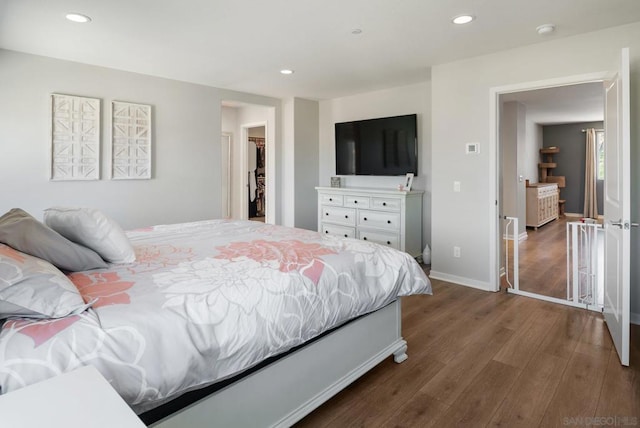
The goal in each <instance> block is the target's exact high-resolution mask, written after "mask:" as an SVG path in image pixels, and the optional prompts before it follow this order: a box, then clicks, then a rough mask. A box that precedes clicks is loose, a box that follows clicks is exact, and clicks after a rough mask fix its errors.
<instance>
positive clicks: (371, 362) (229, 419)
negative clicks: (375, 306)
mask: <svg viewBox="0 0 640 428" xmlns="http://www.w3.org/2000/svg"><path fill="white" fill-rule="evenodd" d="M400 327H401V305H400V299H397V300H396V301H395V302H393V303H391V304H389V305H387V306H385V307H384V308H382V309H380V310H378V311H376V312H373V313H371V314H368V315H366V316H363V317H361V318H359V319H357V320H355V321H352V322H350V323H348V324H345V325H344V326H342V327H340V328H339V329H336V330H335V331H333V332H331V333H330V334H327V335H326V336H324V337H322V338H321V339H319V340H317V341H315V342H312V343H311V344H309V345H307V346H304V347H302V348H300V349H298V350H297V351H295V352H292V353H290V354H289V355H287V356H286V357H283V358H280V359H278V360H276V361H274V362H273V363H272V364H269V365H268V366H266V367H264V368H262V369H260V370H258V371H256V372H254V373H252V374H250V375H248V376H246V377H244V378H242V379H241V380H239V381H238V382H236V383H233V384H231V385H229V386H227V387H226V388H223V389H221V390H219V391H217V392H215V393H213V394H212V395H209V396H207V397H205V398H203V399H201V400H199V401H197V402H195V403H193V404H191V405H190V406H187V407H185V408H184V409H181V410H180V411H178V412H176V413H174V414H172V415H170V416H168V417H167V418H164V419H162V420H160V421H158V422H156V423H155V424H152V425H151V426H153V427H161V428H171V427H176V428H178V427H180V428H183V427H210V426H220V427H230V426H233V427H289V426H291V425H293V424H294V423H295V422H297V421H299V420H300V419H302V418H303V417H304V416H306V415H307V414H309V413H310V412H311V411H313V410H314V409H316V408H318V407H319V406H320V405H321V404H322V403H324V402H325V401H327V400H328V399H329V398H331V397H332V396H333V395H335V394H336V393H338V392H340V391H341V390H342V389H344V388H345V387H347V386H348V385H349V384H350V383H352V382H353V381H354V380H356V379H357V378H359V377H360V376H362V375H363V374H364V373H366V372H367V371H369V370H370V369H372V368H373V367H374V366H376V365H377V364H378V363H380V362H381V361H382V360H384V359H385V358H387V357H389V356H390V355H393V356H394V360H395V362H396V363H401V362H403V361H404V360H406V359H407V353H406V351H407V342H405V341H404V340H403V339H402V336H401V331H400Z"/></svg>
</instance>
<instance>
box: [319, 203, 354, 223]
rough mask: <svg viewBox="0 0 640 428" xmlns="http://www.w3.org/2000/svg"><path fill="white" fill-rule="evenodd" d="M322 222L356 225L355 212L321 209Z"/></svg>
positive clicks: (344, 209)
mask: <svg viewBox="0 0 640 428" xmlns="http://www.w3.org/2000/svg"><path fill="white" fill-rule="evenodd" d="M322 222H323V223H324V222H330V223H338V224H344V225H347V226H355V225H356V210H355V209H353V208H340V207H322Z"/></svg>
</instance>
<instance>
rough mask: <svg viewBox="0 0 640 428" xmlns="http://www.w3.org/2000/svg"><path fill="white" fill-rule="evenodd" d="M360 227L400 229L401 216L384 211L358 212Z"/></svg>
mask: <svg viewBox="0 0 640 428" xmlns="http://www.w3.org/2000/svg"><path fill="white" fill-rule="evenodd" d="M358 226H366V227H379V228H381V229H390V230H398V229H400V214H397V213H391V212H389V213H387V212H382V211H364V210H363V211H358Z"/></svg>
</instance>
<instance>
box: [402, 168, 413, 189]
mask: <svg viewBox="0 0 640 428" xmlns="http://www.w3.org/2000/svg"><path fill="white" fill-rule="evenodd" d="M412 185H413V173H412V172H410V173H408V174H407V175H406V176H405V179H404V190H406V191H407V192H408V191H409V190H411V186H412Z"/></svg>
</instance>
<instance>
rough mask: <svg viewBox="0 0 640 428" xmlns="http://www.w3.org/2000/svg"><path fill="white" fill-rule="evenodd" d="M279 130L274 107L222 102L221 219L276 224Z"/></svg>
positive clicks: (228, 101) (230, 101) (229, 101)
mask: <svg viewBox="0 0 640 428" xmlns="http://www.w3.org/2000/svg"><path fill="white" fill-rule="evenodd" d="M276 128H277V127H276V109H275V108H274V107H272V106H265V105H259V104H249V103H244V102H239V101H232V100H225V101H222V104H221V130H222V144H221V150H220V157H221V160H220V162H221V164H223V165H222V168H221V173H222V177H221V187H222V189H221V199H222V200H221V214H220V216H221V217H226V215H225V214H227V213H228V218H231V219H240V220H248V219H250V218H251V219H252V220H258V221H264V222H265V223H270V224H275V223H276V221H277V218H278V213H277V194H276V187H277V186H276V181H275V180H276V176H277V173H276V153H275V148H276V147H275V146H276V145H275V144H274V143H273V142H274V141H276ZM227 148H229V150H228V151H227ZM227 162H228V165H229V168H228V174H226V175H225V168H226V165H227Z"/></svg>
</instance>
